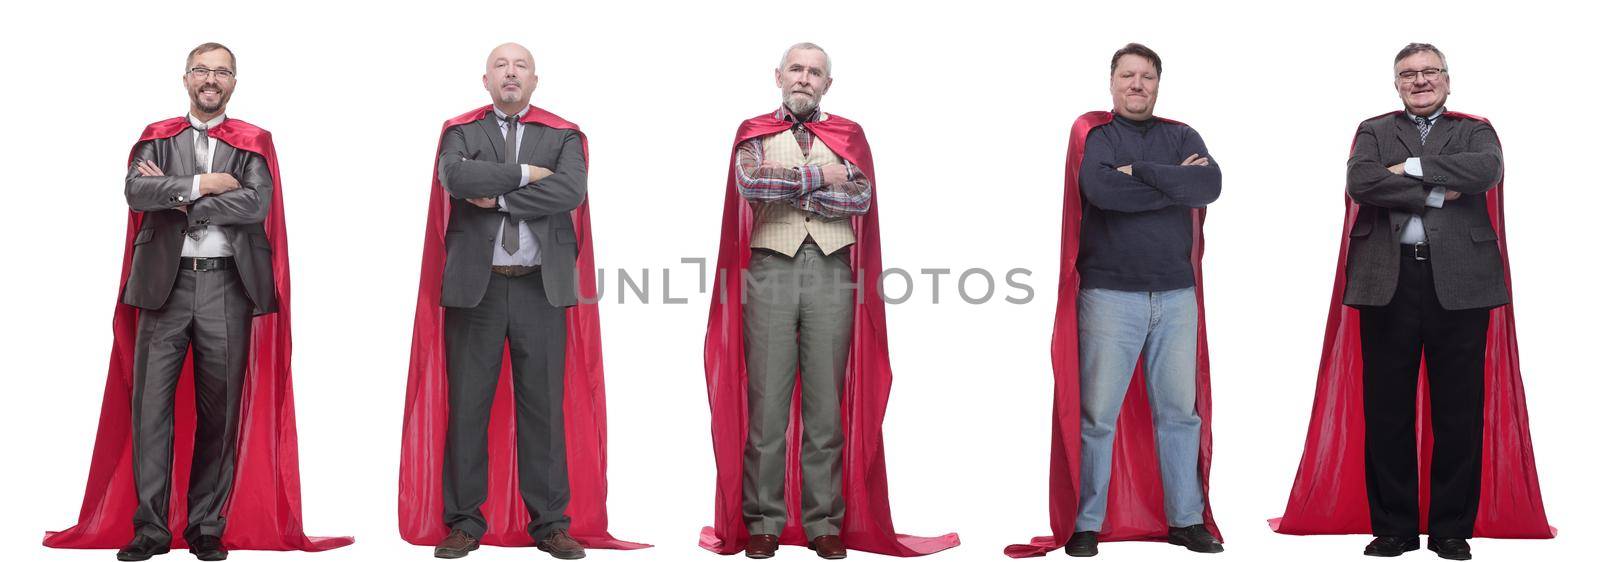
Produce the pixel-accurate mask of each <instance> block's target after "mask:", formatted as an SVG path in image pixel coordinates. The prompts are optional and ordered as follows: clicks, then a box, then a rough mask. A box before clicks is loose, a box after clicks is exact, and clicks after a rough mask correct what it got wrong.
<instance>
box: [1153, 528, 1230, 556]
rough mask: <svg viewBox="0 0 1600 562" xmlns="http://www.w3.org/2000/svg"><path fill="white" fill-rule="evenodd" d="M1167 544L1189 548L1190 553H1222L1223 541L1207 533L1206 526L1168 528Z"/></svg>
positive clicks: (1209, 532)
mask: <svg viewBox="0 0 1600 562" xmlns="http://www.w3.org/2000/svg"><path fill="white" fill-rule="evenodd" d="M1167 542H1169V543H1172V544H1175V545H1178V546H1181V547H1184V548H1187V549H1189V551H1190V552H1202V553H1206V554H1216V553H1218V552H1222V541H1219V540H1217V537H1213V536H1211V531H1207V530H1206V526H1205V525H1190V526H1188V527H1167Z"/></svg>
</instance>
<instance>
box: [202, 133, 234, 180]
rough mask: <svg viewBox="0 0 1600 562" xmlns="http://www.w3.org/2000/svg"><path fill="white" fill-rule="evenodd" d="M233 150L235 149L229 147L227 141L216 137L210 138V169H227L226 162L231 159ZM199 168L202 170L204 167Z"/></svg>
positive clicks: (216, 170)
mask: <svg viewBox="0 0 1600 562" xmlns="http://www.w3.org/2000/svg"><path fill="white" fill-rule="evenodd" d="M235 151H236V149H235V148H233V147H231V146H228V143H225V142H222V141H219V140H217V139H216V138H212V139H211V171H213V172H218V171H225V170H227V169H228V163H229V162H232V161H233V153H234V152H235ZM200 169H201V170H204V169H205V168H200Z"/></svg>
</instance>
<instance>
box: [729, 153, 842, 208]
mask: <svg viewBox="0 0 1600 562" xmlns="http://www.w3.org/2000/svg"><path fill="white" fill-rule="evenodd" d="M817 142H821V141H817ZM733 181H734V183H735V184H737V185H738V187H739V195H741V196H743V197H744V198H745V199H746V200H749V201H764V202H779V201H787V202H788V203H789V204H790V205H792V206H794V207H795V208H796V209H800V210H802V211H806V212H811V213H816V214H818V215H822V216H824V217H828V218H838V217H844V216H849V215H860V214H865V213H866V212H867V209H868V208H869V207H871V206H872V182H871V181H869V180H867V176H866V174H864V173H862V171H861V169H860V168H857V167H856V166H855V165H854V164H851V163H850V162H848V161H847V162H845V163H843V164H828V165H824V166H814V165H813V166H797V167H793V168H790V167H783V166H779V165H776V164H772V163H769V162H767V161H766V154H765V153H764V152H763V149H762V148H761V139H750V140H747V141H744V142H743V143H740V144H739V152H738V159H737V163H736V165H735V166H734V175H733Z"/></svg>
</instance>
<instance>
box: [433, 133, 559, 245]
mask: <svg viewBox="0 0 1600 562" xmlns="http://www.w3.org/2000/svg"><path fill="white" fill-rule="evenodd" d="M462 129H463V128H462V127H460V126H457V127H451V128H450V130H448V131H445V134H444V141H443V142H442V143H441V144H440V148H439V169H438V174H439V183H440V184H442V185H444V190H445V192H447V193H449V194H450V197H453V198H456V199H462V200H465V201H467V202H468V203H471V204H473V205H477V206H479V207H482V208H485V209H494V208H499V209H500V210H501V212H504V213H506V214H507V215H508V216H510V217H511V219H512V220H516V221H526V220H532V219H536V218H539V217H543V216H548V215H553V214H556V213H565V212H568V211H571V210H573V209H576V208H578V205H580V204H582V203H583V199H584V197H586V196H587V195H588V192H589V175H588V165H587V164H586V163H585V162H584V154H583V137H581V136H579V135H578V133H576V132H574V131H565V130H562V131H559V132H561V133H564V134H565V136H564V137H563V138H562V141H561V155H560V156H558V157H557V158H556V169H554V170H551V169H548V168H544V167H540V166H534V165H532V164H504V163H499V162H485V161H481V160H473V159H471V158H470V153H469V152H468V150H467V139H466V133H465V132H464V131H463V130H462Z"/></svg>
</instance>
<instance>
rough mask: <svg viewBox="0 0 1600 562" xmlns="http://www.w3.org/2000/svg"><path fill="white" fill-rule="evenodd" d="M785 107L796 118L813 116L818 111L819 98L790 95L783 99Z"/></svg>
mask: <svg viewBox="0 0 1600 562" xmlns="http://www.w3.org/2000/svg"><path fill="white" fill-rule="evenodd" d="M783 106H784V107H787V108H789V113H793V114H795V115H796V116H805V115H811V112H813V111H816V110H817V98H814V97H811V96H806V95H802V94H789V95H788V96H786V97H784V98H783Z"/></svg>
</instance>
